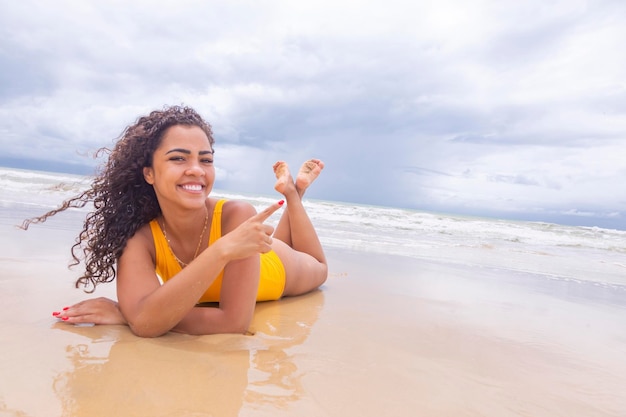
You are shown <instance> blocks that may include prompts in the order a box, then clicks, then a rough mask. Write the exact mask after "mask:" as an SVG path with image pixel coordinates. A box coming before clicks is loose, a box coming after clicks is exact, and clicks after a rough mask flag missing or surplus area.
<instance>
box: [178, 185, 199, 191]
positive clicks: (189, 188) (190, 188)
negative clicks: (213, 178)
mask: <svg viewBox="0 0 626 417" xmlns="http://www.w3.org/2000/svg"><path fill="white" fill-rule="evenodd" d="M180 187H181V188H182V189H183V190H186V191H202V185H200V184H184V185H181V186H180Z"/></svg>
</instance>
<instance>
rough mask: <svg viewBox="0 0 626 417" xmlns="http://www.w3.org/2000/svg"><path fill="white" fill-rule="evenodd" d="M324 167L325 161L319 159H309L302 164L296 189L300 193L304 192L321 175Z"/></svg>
mask: <svg viewBox="0 0 626 417" xmlns="http://www.w3.org/2000/svg"><path fill="white" fill-rule="evenodd" d="M322 169H324V163H323V162H322V161H320V160H319V159H309V160H308V161H306V162H305V163H303V164H302V166H301V167H300V172H298V176H297V177H296V189H297V190H298V193H300V195H302V194H304V192H305V191H306V189H307V188H309V185H311V184H312V183H313V181H315V179H316V178H317V177H318V176H319V175H320V172H322Z"/></svg>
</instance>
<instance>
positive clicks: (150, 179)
mask: <svg viewBox="0 0 626 417" xmlns="http://www.w3.org/2000/svg"><path fill="white" fill-rule="evenodd" d="M143 178H144V179H145V180H146V182H147V183H148V184H150V185H153V184H154V170H153V169H152V168H151V167H144V168H143Z"/></svg>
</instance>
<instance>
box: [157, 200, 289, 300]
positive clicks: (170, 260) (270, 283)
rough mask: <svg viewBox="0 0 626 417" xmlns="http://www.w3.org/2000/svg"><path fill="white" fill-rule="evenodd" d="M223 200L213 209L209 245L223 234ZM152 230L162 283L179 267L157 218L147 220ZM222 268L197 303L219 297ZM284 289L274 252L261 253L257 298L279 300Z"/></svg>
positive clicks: (278, 260) (283, 271) (279, 265)
mask: <svg viewBox="0 0 626 417" xmlns="http://www.w3.org/2000/svg"><path fill="white" fill-rule="evenodd" d="M224 202H226V200H219V201H218V202H217V203H216V204H215V209H214V210H213V220H212V221H211V230H210V234H209V246H211V245H212V244H213V243H215V241H216V240H217V239H219V238H220V237H222V206H223V205H224ZM150 229H151V230H152V238H153V240H154V248H155V250H156V267H155V268H156V273H157V274H158V275H159V277H161V279H162V280H163V282H165V281H167V280H168V279H171V278H172V277H174V276H175V275H176V274H177V273H179V272H180V271H181V270H182V267H181V266H180V265H179V263H178V262H177V261H176V259H175V258H174V255H173V254H172V252H171V250H170V249H169V247H168V244H167V240H165V236H164V235H163V231H162V230H161V226H159V223H158V222H157V220H156V219H154V220H152V221H151V222H150ZM223 277H224V270H222V271H221V272H220V274H219V275H218V276H217V278H216V279H215V281H213V284H211V286H210V287H209V289H207V290H206V292H205V293H204V295H203V296H202V297H201V298H200V300H199V301H198V302H199V303H206V302H216V301H219V300H220V291H221V288H222V278H223ZM284 289H285V267H284V266H283V263H282V262H281V260H280V258H279V257H278V255H276V252H274V251H273V250H272V251H270V252H268V253H262V254H261V276H260V280H259V289H258V291H257V297H256V299H257V301H269V300H278V299H279V298H280V297H281V296H282V295H283V291H284Z"/></svg>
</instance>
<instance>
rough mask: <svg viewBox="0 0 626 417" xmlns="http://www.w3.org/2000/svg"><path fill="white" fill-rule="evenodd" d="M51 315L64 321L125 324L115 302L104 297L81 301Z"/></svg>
mask: <svg viewBox="0 0 626 417" xmlns="http://www.w3.org/2000/svg"><path fill="white" fill-rule="evenodd" d="M52 315H53V316H54V317H56V318H58V319H59V320H62V321H64V322H66V323H72V324H78V323H94V324H127V323H126V319H125V318H124V316H123V315H122V313H121V311H120V309H119V306H118V304H117V302H115V301H113V300H110V299H108V298H105V297H99V298H92V299H89V300H85V301H81V302H80V303H78V304H74V305H73V306H71V307H65V308H64V309H63V311H60V312H59V311H55V312H54V313H52Z"/></svg>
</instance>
